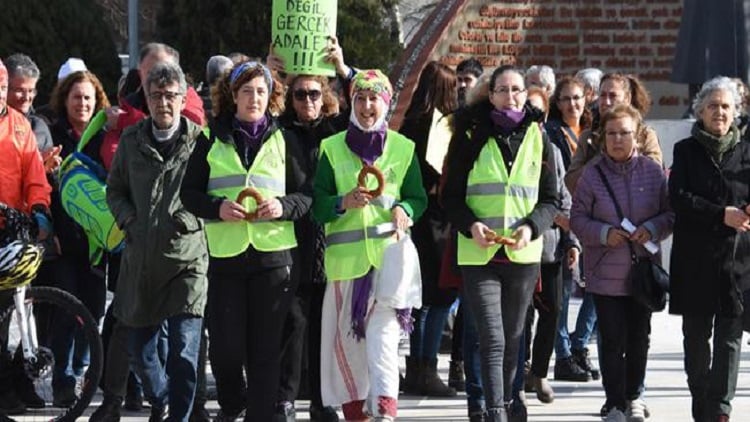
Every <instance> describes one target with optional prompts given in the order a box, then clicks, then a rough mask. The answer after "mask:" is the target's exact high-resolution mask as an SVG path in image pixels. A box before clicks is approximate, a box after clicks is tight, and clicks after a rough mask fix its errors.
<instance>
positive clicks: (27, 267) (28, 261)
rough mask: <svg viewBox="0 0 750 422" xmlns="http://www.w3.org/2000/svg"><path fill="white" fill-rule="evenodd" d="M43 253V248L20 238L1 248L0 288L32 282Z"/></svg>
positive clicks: (9, 287)
mask: <svg viewBox="0 0 750 422" xmlns="http://www.w3.org/2000/svg"><path fill="white" fill-rule="evenodd" d="M43 255H44V251H43V248H41V247H39V246H36V245H34V244H32V243H25V242H21V241H18V240H17V241H14V242H11V243H9V244H8V245H7V246H5V247H3V248H0V290H8V289H13V288H16V287H20V286H23V285H26V284H29V283H31V281H32V280H33V279H34V277H36V273H37V270H38V269H39V266H40V265H41V264H42V256H43Z"/></svg>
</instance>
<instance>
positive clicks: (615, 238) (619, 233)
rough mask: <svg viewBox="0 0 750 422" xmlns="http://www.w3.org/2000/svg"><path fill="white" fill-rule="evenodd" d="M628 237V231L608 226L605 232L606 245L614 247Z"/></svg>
mask: <svg viewBox="0 0 750 422" xmlns="http://www.w3.org/2000/svg"><path fill="white" fill-rule="evenodd" d="M629 239H630V233H628V232H626V231H625V230H622V229H616V228H614V227H612V228H610V229H609V231H608V232H607V246H609V247H610V248H616V247H618V246H620V245H622V244H623V243H625V242H627V241H628V240H629Z"/></svg>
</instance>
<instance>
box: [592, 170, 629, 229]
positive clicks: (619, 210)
mask: <svg viewBox="0 0 750 422" xmlns="http://www.w3.org/2000/svg"><path fill="white" fill-rule="evenodd" d="M594 168H595V169H596V171H597V172H598V173H599V177H600V178H601V179H602V182H603V183H604V187H605V188H607V193H609V197H610V198H612V202H614V204H615V210H616V211H617V217H619V218H620V220H622V219H623V218H624V217H625V216H624V215H623V213H622V208H620V204H619V203H618V202H617V198H616V197H615V192H614V191H613V190H612V186H611V185H610V184H609V180H607V176H605V175H604V170H602V168H601V166H600V165H599V164H597V165H595V166H594Z"/></svg>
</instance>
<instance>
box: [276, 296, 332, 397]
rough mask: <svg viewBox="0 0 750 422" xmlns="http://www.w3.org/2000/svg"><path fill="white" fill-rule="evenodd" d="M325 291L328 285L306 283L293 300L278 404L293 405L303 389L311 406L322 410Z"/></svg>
mask: <svg viewBox="0 0 750 422" xmlns="http://www.w3.org/2000/svg"><path fill="white" fill-rule="evenodd" d="M325 291H326V283H303V284H300V285H299V288H298V289H297V295H296V296H295V298H294V299H293V300H292V304H291V307H290V309H289V314H287V317H286V322H285V324H284V337H283V340H282V353H281V379H280V382H279V401H290V402H293V401H294V400H296V399H297V398H298V396H299V392H300V388H302V390H303V391H306V392H307V393H308V394H309V398H310V402H311V405H312V406H314V407H323V399H322V398H321V397H320V335H321V334H320V330H321V327H320V323H321V317H322V312H323V297H324V296H325ZM305 375H306V376H305Z"/></svg>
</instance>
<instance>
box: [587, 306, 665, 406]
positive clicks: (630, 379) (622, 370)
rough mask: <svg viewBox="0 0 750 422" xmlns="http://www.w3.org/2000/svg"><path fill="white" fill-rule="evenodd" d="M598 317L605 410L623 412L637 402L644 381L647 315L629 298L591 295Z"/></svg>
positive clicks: (646, 358) (648, 337) (647, 327)
mask: <svg viewBox="0 0 750 422" xmlns="http://www.w3.org/2000/svg"><path fill="white" fill-rule="evenodd" d="M594 306H596V314H597V315H598V317H599V343H600V351H601V356H599V364H600V365H601V370H602V384H603V385H604V393H605V394H606V396H607V401H606V406H607V407H609V408H612V407H617V408H618V409H620V410H622V411H625V406H626V405H627V402H628V401H629V400H635V399H637V398H638V397H639V396H640V394H641V386H642V385H643V380H644V378H645V377H646V361H647V360H648V348H649V344H650V336H651V311H649V310H648V308H646V307H644V306H643V305H640V304H639V303H638V302H636V301H635V300H634V299H633V298H632V297H631V296H602V295H597V294H594Z"/></svg>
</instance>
